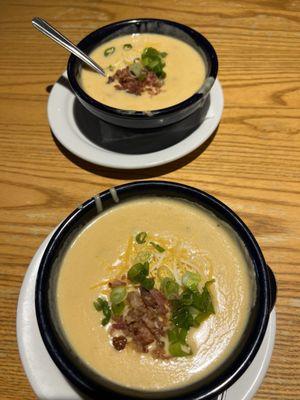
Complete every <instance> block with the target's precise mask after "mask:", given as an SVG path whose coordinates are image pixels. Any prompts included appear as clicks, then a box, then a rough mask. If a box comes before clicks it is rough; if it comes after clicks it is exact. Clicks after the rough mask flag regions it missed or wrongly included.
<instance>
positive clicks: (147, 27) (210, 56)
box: [67, 18, 218, 129]
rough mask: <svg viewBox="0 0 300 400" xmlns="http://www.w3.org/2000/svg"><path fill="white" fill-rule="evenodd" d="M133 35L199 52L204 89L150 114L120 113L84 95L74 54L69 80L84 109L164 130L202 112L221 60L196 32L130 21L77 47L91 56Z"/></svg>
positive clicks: (167, 23) (110, 27) (175, 25)
mask: <svg viewBox="0 0 300 400" xmlns="http://www.w3.org/2000/svg"><path fill="white" fill-rule="evenodd" d="M133 33H159V34H163V35H168V36H172V37H175V38H178V39H180V40H182V41H184V42H186V43H188V44H189V45H191V46H192V47H193V48H194V49H196V50H197V51H198V52H199V53H200V54H201V55H202V57H203V59H204V61H205V64H206V79H205V81H204V83H203V85H202V86H201V88H199V90H198V91H197V92H196V93H194V94H193V95H192V96H191V97H189V98H188V99H186V100H184V101H182V102H180V103H178V104H176V105H173V106H171V107H167V108H163V109H160V110H153V111H151V112H142V111H134V110H133V111H131V110H120V109H118V108H113V107H110V106H107V105H105V104H103V103H100V102H99V101H97V100H95V99H93V98H92V97H90V96H89V95H88V94H87V93H86V92H84V90H83V89H82V88H81V86H80V84H79V82H78V76H79V74H80V70H81V66H82V63H81V61H80V60H78V58H77V57H75V56H74V55H71V56H70V58H69V62H68V68H67V70H68V78H69V82H70V85H71V87H72V89H73V91H74V93H75V94H76V96H77V98H78V99H79V101H80V102H81V103H82V104H83V106H84V107H85V108H86V109H87V110H89V111H90V112H92V113H93V114H95V115H96V116H97V117H99V118H100V119H103V120H104V121H106V122H108V123H111V124H114V125H119V126H122V127H125V128H134V129H147V128H150V129H153V128H159V127H163V126H166V125H170V124H174V123H176V122H178V121H181V120H183V119H185V118H187V117H188V116H190V115H191V114H194V113H196V112H197V111H200V109H201V108H202V107H203V105H204V103H205V101H206V99H207V97H208V95H209V92H210V89H211V87H212V86H213V84H214V82H215V79H216V77H217V73H218V58H217V54H216V52H215V50H214V48H213V46H212V45H211V44H210V42H209V41H208V40H207V39H206V38H205V37H204V36H203V35H201V34H200V33H199V32H197V31H195V30H194V29H192V28H189V27H188V26H186V25H182V24H179V23H177V22H173V21H167V20H162V19H153V18H150V19H148V18H147V19H143V18H140V19H131V20H125V21H120V22H115V23H113V24H110V25H106V26H103V27H102V28H100V29H97V30H96V31H94V32H92V33H90V34H89V35H87V36H86V37H85V38H84V39H82V40H81V42H79V43H78V45H77V46H78V47H79V48H80V49H81V50H83V51H84V52H85V53H90V52H91V51H92V50H93V49H94V48H95V47H97V46H99V45H100V44H103V43H105V42H107V41H108V40H111V39H114V38H116V37H119V36H123V35H129V34H133ZM104 79H105V78H104Z"/></svg>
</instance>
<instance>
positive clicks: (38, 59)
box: [0, 0, 300, 400]
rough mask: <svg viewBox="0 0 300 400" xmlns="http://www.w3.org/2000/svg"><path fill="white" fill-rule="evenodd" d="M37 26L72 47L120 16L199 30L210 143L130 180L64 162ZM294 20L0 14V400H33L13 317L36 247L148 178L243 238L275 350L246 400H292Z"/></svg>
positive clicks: (26, 10) (297, 348)
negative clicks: (253, 250)
mask: <svg viewBox="0 0 300 400" xmlns="http://www.w3.org/2000/svg"><path fill="white" fill-rule="evenodd" d="M149 4H151V6H150V5H149ZM34 16H41V17H44V18H45V19H47V20H48V21H49V22H51V23H53V25H55V26H56V27H57V28H58V29H60V30H62V31H63V32H64V33H65V34H66V35H67V36H68V37H70V38H72V40H73V41H74V42H78V41H79V40H80V39H81V38H82V37H83V36H85V35H86V34H87V33H88V32H90V31H92V30H94V29H96V28H98V27H100V26H101V25H105V24H108V23H110V22H112V21H116V20H120V19H125V18H131V17H158V18H165V17H167V18H169V19H173V20H176V21H179V22H183V23H185V24H188V25H190V26H192V27H194V28H195V29H197V30H199V31H201V32H202V33H203V34H204V35H206V36H207V38H208V39H209V40H210V41H211V42H212V43H213V45H214V46H215V48H216V50H217V53H218V55H219V61H220V70H219V78H220V80H221V82H222V85H223V89H224V94H225V110H224V114H223V118H222V121H221V124H220V126H219V129H218V132H217V134H216V135H215V137H214V139H213V140H212V141H211V142H210V143H209V145H208V146H206V148H202V149H201V150H200V151H196V152H194V153H193V154H191V155H189V156H188V157H186V158H184V159H183V160H180V161H178V162H175V163H172V164H171V165H167V166H164V167H161V168H156V169H154V170H145V171H135V172H124V171H113V170H108V169H105V168H101V167H97V166H94V165H90V164H88V163H86V162H83V161H80V160H79V159H77V158H76V157H74V156H72V155H70V154H69V153H67V152H66V151H63V149H62V148H61V147H60V146H58V145H57V143H56V142H55V140H54V139H53V136H52V135H51V132H50V129H49V126H48V121H47V115H46V106H47V100H48V91H47V88H49V85H53V83H54V82H55V81H56V80H57V78H58V77H59V76H60V74H61V72H62V71H64V69H65V68H66V61H67V58H68V55H67V54H66V52H65V51H64V50H63V49H61V48H59V47H58V46H56V45H55V44H53V43H52V42H50V41H49V40H48V39H46V38H45V37H42V35H41V34H39V33H38V32H36V31H35V30H34V29H33V28H32V27H31V18H32V17H34ZM299 16H300V2H297V1H295V0H294V1H283V0H272V1H269V0H261V1H258V0H253V1H228V0H227V1H201V2H200V1H197V0H189V1H175V2H170V1H166V0H152V1H151V2H143V1H140V0H127V1H120V0H117V1H101V2H100V1H98V2H97V1H89V0H85V1H76V0H65V1H63V2H62V1H58V0H52V1H49V0H44V1H25V0H12V1H5V0H2V1H1V16H0V18H1V30H2V34H1V52H0V57H1V63H0V68H1V74H0V91H1V123H0V135H1V148H0V155H1V161H0V164H1V177H0V191H1V199H0V206H1V222H0V226H1V229H0V238H1V242H0V243H1V281H0V285H1V289H0V290H1V291H0V296H1V299H0V305H1V324H0V335H1V341H0V364H1V367H0V368H1V369H0V371H1V373H0V388H1V389H0V398H1V399H5V400H7V399H14V400H15V399H23V400H24V399H33V398H35V396H34V394H33V392H32V389H31V387H30V385H29V383H28V381H27V379H26V377H25V374H24V372H23V369H22V366H21V363H20V360H19V355H18V349H17V343H16V334H15V318H16V305H17V299H18V294H19V290H20V286H21V283H22V280H23V276H24V274H25V272H26V269H27V266H28V264H29V262H30V259H31V258H32V256H33V255H34V253H35V251H36V249H37V247H38V246H39V244H40V243H41V241H42V240H43V239H44V238H45V237H46V235H47V234H48V233H49V232H50V231H51V230H52V229H53V228H54V227H55V226H56V225H57V224H58V223H59V221H60V220H61V219H62V218H64V217H65V216H66V215H67V214H68V213H69V212H70V211H71V210H73V208H74V207H75V206H77V205H78V204H80V203H81V202H82V201H83V200H85V199H87V198H89V197H90V196H92V195H93V194H95V193H98V192H100V191H102V190H104V189H107V188H109V187H111V186H114V185H117V184H120V183H123V182H128V181H132V180H136V179H152V178H153V179H154V178H160V179H165V180H171V181H179V182H182V183H186V184H189V185H193V186H195V187H197V188H201V189H203V190H205V191H208V192H210V193H212V194H213V195H215V196H217V197H218V198H219V199H221V200H222V201H224V202H226V203H227V204H228V205H229V206H230V207H232V208H233V210H235V211H236V212H237V213H238V214H239V215H240V216H241V217H242V218H243V219H244V221H245V222H246V223H247V224H248V226H249V227H250V229H251V230H252V231H253V233H254V234H255V236H256V238H257V240H258V242H259V244H260V245H261V247H262V249H263V251H264V255H265V257H266V260H267V262H268V263H269V265H270V266H271V267H272V268H273V270H274V271H275V273H276V277H277V281H278V286H279V292H278V301H277V316H278V321H277V328H278V331H277V338H276V346H275V351H274V355H273V357H272V362H271V366H270V369H269V371H268V374H267V377H266V378H265V380H264V383H263V385H262V386H261V388H260V390H259V392H258V393H257V395H256V397H255V399H256V400H263V399H268V400H275V399H276V400H288V399H291V400H292V399H293V400H294V399H296V398H297V399H300V374H299V372H300V357H299V353H300V314H299V309H300V298H299V292H300V289H299V282H300V272H299V263H300V250H299V248H300V242H299V234H300V230H299V226H300V218H299V208H298V209H297V205H298V206H299V192H300V187H299V182H300V173H299V167H300V151H299V150H300V148H299V144H300V143H299V139H300V132H299V119H298V120H297V118H299V105H300V85H299V79H300V74H299V72H300V67H299V65H300V28H299Z"/></svg>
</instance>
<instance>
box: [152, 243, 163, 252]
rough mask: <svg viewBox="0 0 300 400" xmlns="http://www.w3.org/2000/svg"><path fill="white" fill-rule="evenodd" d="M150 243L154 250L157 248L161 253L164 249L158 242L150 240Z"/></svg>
mask: <svg viewBox="0 0 300 400" xmlns="http://www.w3.org/2000/svg"><path fill="white" fill-rule="evenodd" d="M150 244H152V246H153V247H154V248H155V250H157V251H158V252H159V253H163V252H164V251H165V249H164V248H163V247H161V246H160V245H159V244H158V243H154V242H150Z"/></svg>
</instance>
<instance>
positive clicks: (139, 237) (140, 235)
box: [135, 232, 147, 244]
mask: <svg viewBox="0 0 300 400" xmlns="http://www.w3.org/2000/svg"><path fill="white" fill-rule="evenodd" d="M146 238H147V233H146V232H140V233H138V234H137V235H136V237H135V241H136V242H137V243H138V244H143V243H145V242H146Z"/></svg>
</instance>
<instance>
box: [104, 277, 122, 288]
mask: <svg viewBox="0 0 300 400" xmlns="http://www.w3.org/2000/svg"><path fill="white" fill-rule="evenodd" d="M125 285H126V282H123V281H120V280H119V279H115V280H114V281H112V282H109V283H108V286H109V287H110V288H115V287H119V286H125Z"/></svg>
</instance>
